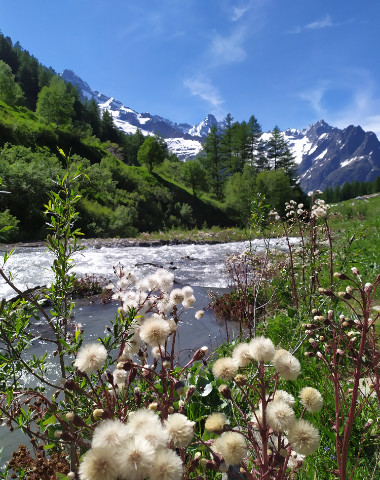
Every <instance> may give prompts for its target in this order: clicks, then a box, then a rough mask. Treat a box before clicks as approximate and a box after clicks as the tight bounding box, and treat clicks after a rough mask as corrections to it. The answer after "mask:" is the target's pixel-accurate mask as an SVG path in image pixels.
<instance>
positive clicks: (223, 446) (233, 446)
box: [212, 432, 248, 465]
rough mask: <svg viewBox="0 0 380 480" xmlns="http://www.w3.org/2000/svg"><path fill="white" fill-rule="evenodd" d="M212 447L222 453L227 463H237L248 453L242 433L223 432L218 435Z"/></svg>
mask: <svg viewBox="0 0 380 480" xmlns="http://www.w3.org/2000/svg"><path fill="white" fill-rule="evenodd" d="M212 449H213V450H214V451H215V452H216V453H219V454H220V455H222V457H223V458H224V461H225V462H226V464H227V465H238V464H239V463H240V462H241V461H242V460H243V459H244V457H245V456H246V455H247V453H248V449H247V444H246V442H245V439H244V437H243V435H241V434H240V433H237V432H224V433H222V435H221V436H220V437H218V438H217V439H216V440H215V442H214V444H213V446H212Z"/></svg>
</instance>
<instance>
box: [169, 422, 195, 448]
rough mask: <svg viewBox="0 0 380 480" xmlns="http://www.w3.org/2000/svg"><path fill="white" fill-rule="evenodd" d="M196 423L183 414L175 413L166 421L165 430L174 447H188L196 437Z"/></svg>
mask: <svg viewBox="0 0 380 480" xmlns="http://www.w3.org/2000/svg"><path fill="white" fill-rule="evenodd" d="M194 425H195V422H191V421H190V420H189V419H188V418H187V417H186V416H185V415H182V414H181V413H173V414H172V415H169V416H168V418H167V420H165V428H166V430H167V431H168V434H169V437H170V440H171V442H172V443H173V446H174V447H176V448H181V447H187V445H189V443H190V442H191V440H192V438H193V436H194Z"/></svg>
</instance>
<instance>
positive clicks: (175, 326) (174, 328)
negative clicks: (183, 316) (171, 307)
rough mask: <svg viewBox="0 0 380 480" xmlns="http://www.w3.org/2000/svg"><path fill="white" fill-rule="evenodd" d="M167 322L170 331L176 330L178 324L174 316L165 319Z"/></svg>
mask: <svg viewBox="0 0 380 480" xmlns="http://www.w3.org/2000/svg"><path fill="white" fill-rule="evenodd" d="M167 322H168V324H169V328H170V333H173V332H176V331H177V328H178V325H177V324H176V323H175V320H174V318H169V320H167Z"/></svg>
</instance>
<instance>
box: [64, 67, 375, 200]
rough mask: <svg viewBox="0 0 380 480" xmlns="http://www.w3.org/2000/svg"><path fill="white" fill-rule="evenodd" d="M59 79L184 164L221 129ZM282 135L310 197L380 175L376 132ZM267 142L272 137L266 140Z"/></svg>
mask: <svg viewBox="0 0 380 480" xmlns="http://www.w3.org/2000/svg"><path fill="white" fill-rule="evenodd" d="M61 76H62V78H64V79H65V80H66V81H69V82H71V83H72V84H74V85H76V86H77V87H78V89H79V91H80V92H81V94H82V95H83V97H86V98H87V99H91V98H93V99H94V100H95V101H96V102H97V103H98V105H99V108H100V109H101V110H108V111H109V112H110V113H111V115H112V117H113V119H114V123H115V125H116V126H117V127H118V128H119V129H120V130H123V131H124V132H126V133H134V132H136V130H137V129H138V128H139V129H140V130H141V131H142V133H143V134H144V135H155V134H159V135H161V136H162V137H164V138H165V141H166V143H167V145H168V148H169V150H170V151H171V152H172V153H175V154H176V155H177V156H178V158H180V159H181V160H187V159H189V158H192V157H195V156H196V155H197V154H198V153H199V152H200V151H201V149H202V141H203V139H204V138H205V137H206V136H207V134H208V133H209V131H210V128H211V127H212V126H213V125H218V126H219V127H222V126H223V124H222V123H221V122H218V121H217V120H216V118H215V117H214V116H213V115H211V114H210V115H207V117H206V118H205V119H204V120H203V121H202V122H200V123H199V124H197V125H189V124H187V123H181V124H177V123H174V122H171V121H170V120H167V119H165V118H163V117H160V116H158V115H151V114H150V113H138V112H136V111H135V110H133V109H132V108H129V107H126V106H125V105H124V104H123V103H122V102H120V101H118V100H116V99H115V98H113V97H107V96H106V95H103V94H102V93H100V92H98V91H97V90H93V89H92V88H91V87H90V86H89V85H88V84H87V83H86V82H84V81H83V80H82V79H81V78H80V77H78V76H77V75H76V74H75V73H74V72H73V71H71V70H65V71H64V72H63V73H62V74H61ZM283 134H284V137H285V139H286V140H287V141H288V143H289V146H290V148H291V150H292V151H293V153H294V155H295V157H296V162H297V164H298V172H299V175H300V183H301V186H302V188H303V190H304V191H306V192H307V191H310V190H316V189H321V190H323V189H324V188H325V187H326V186H334V185H343V183H344V182H350V181H352V180H357V181H367V182H369V181H373V180H374V179H375V178H376V177H377V176H379V175H380V142H379V140H378V138H377V137H376V135H375V134H374V133H373V132H365V131H364V130H363V129H362V128H361V127H360V126H356V127H355V126H353V125H350V126H348V127H347V128H345V129H343V130H341V129H339V128H336V127H332V126H330V125H328V124H327V123H326V122H325V121H323V120H320V121H319V122H317V123H315V124H313V125H310V126H309V127H308V128H306V129H304V130H295V129H289V130H285V132H283ZM269 137H270V132H269V133H264V134H263V137H262V138H263V140H268V138H269Z"/></svg>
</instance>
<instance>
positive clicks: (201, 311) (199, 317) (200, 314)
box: [195, 310, 205, 320]
mask: <svg viewBox="0 0 380 480" xmlns="http://www.w3.org/2000/svg"><path fill="white" fill-rule="evenodd" d="M204 314H205V312H204V311H203V310H198V311H197V312H195V318H196V319H197V320H200V319H201V318H202V317H203V315H204Z"/></svg>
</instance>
